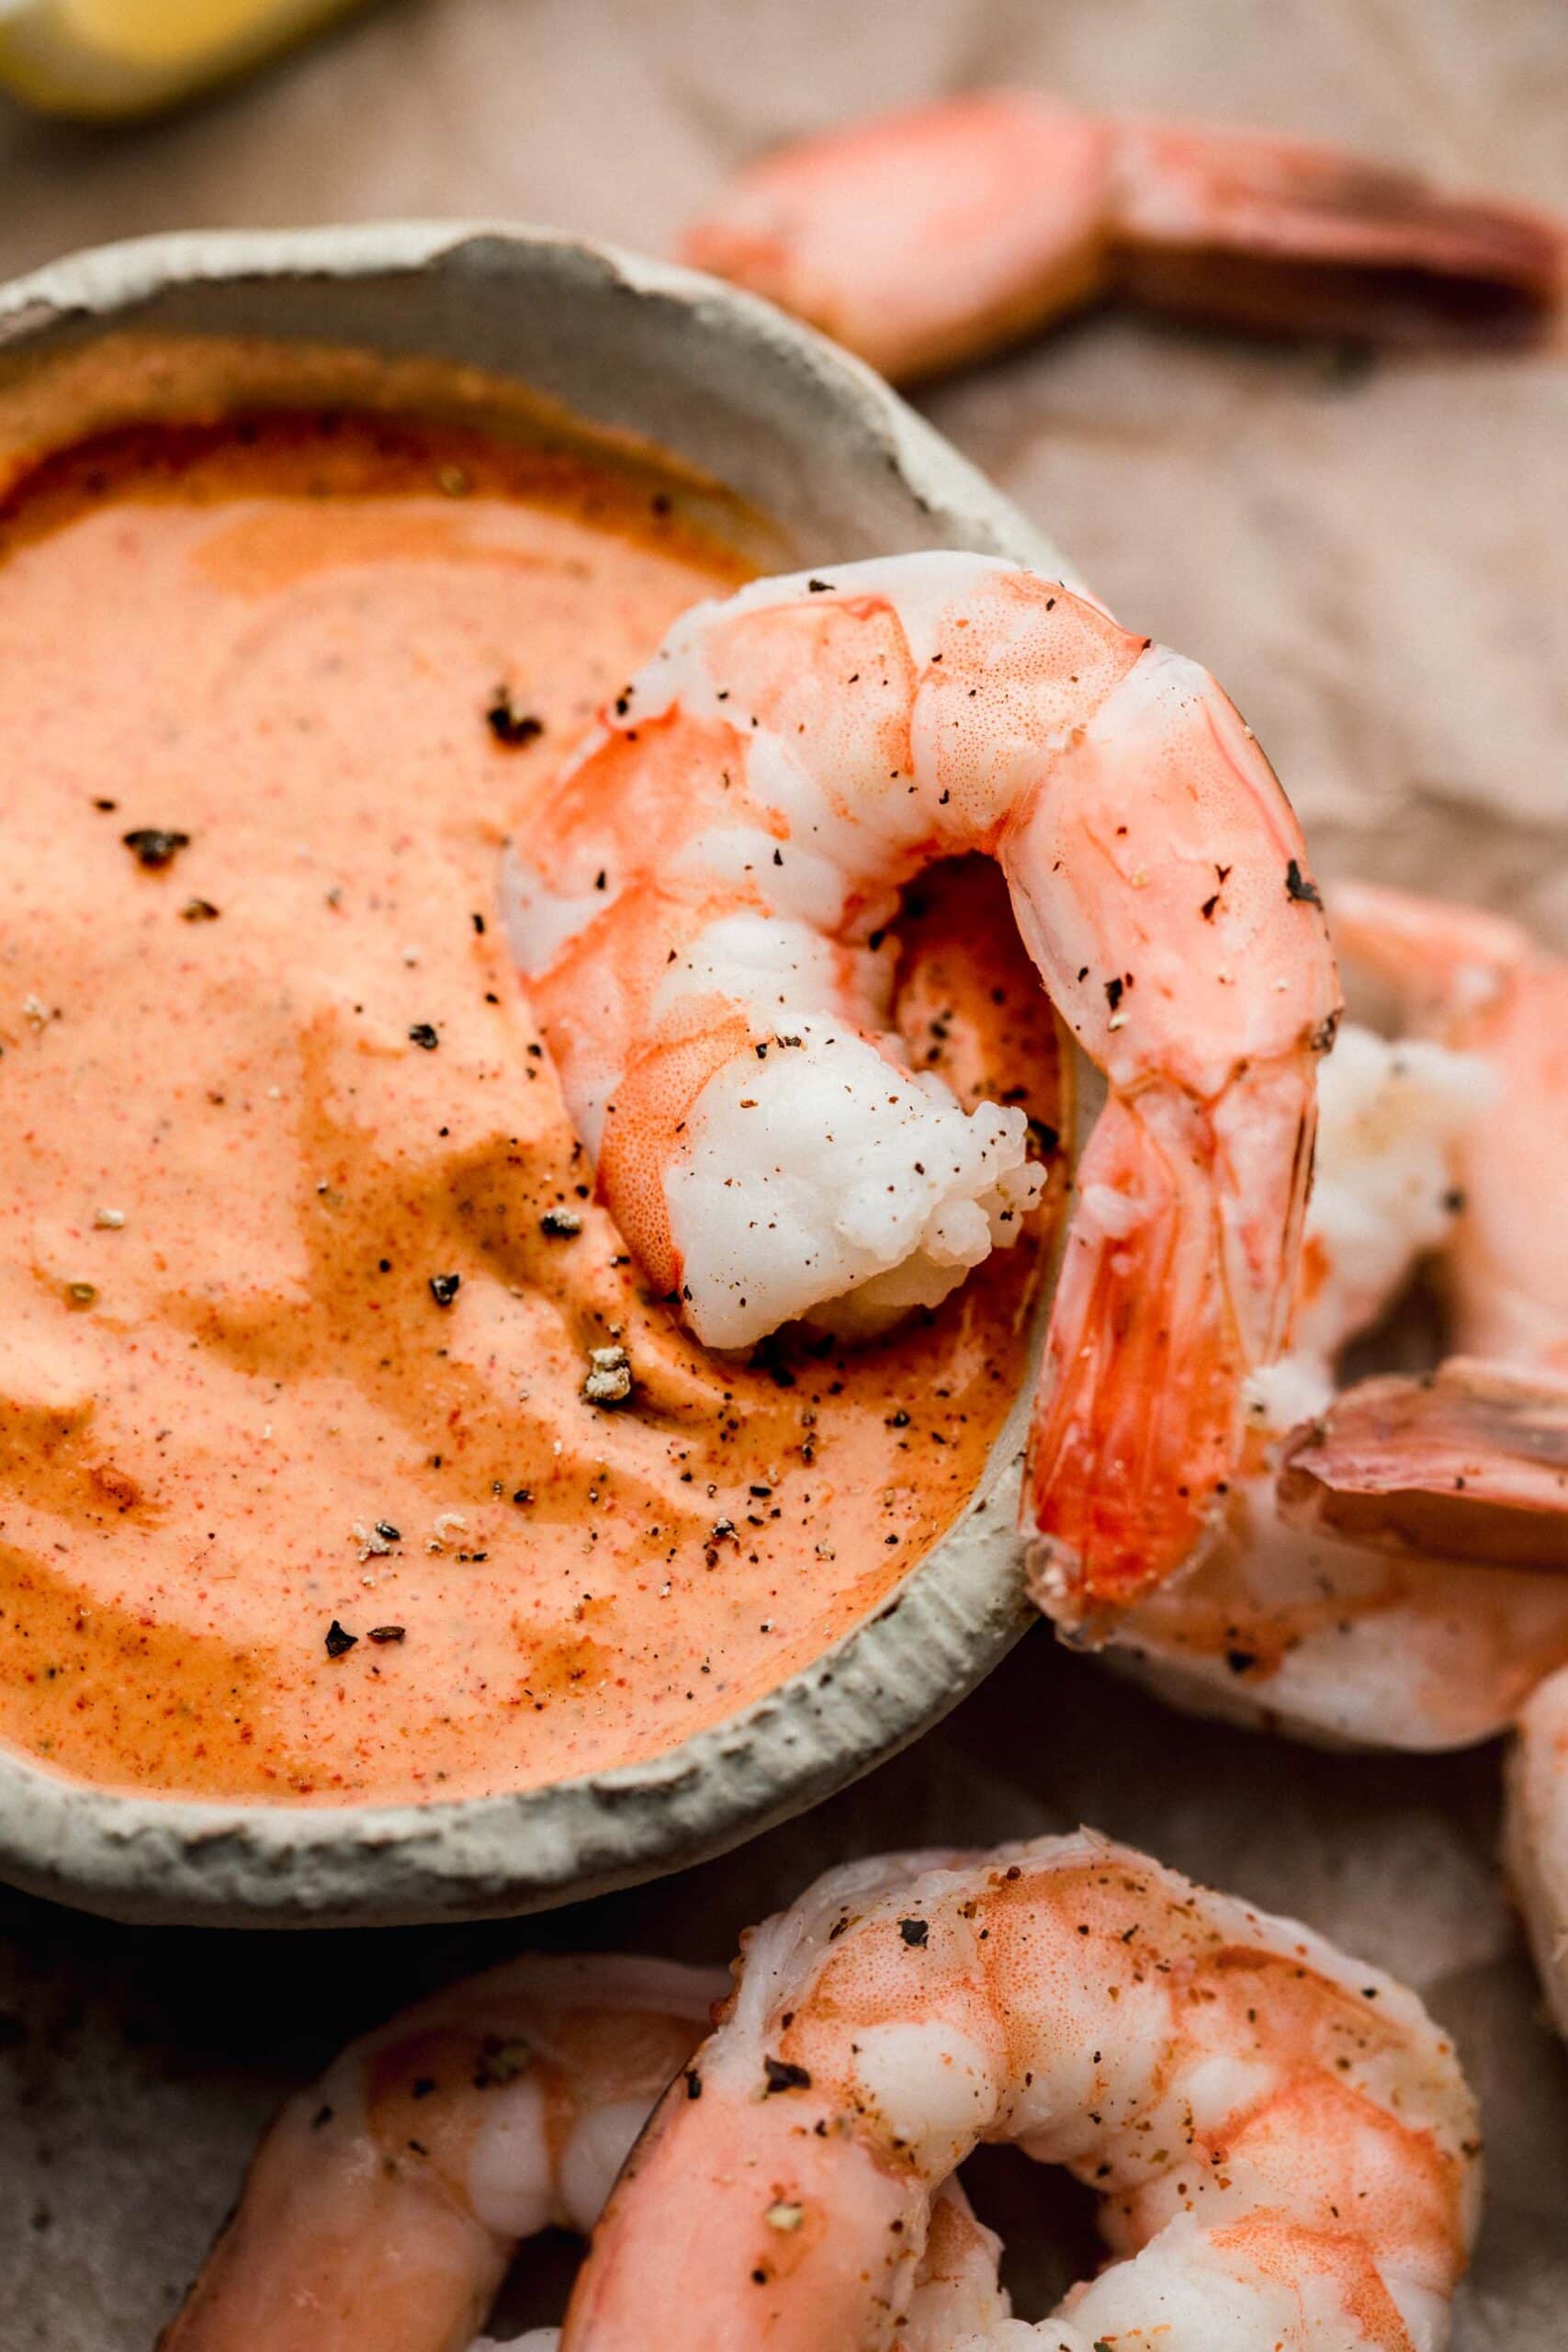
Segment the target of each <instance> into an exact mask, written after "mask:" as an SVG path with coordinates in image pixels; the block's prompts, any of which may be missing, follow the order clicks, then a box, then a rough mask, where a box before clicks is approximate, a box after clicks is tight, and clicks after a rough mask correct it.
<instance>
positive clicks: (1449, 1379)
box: [1279, 1356, 1568, 1572]
mask: <svg viewBox="0 0 1568 2352" xmlns="http://www.w3.org/2000/svg"><path fill="white" fill-rule="evenodd" d="M1279 1501H1280V1516H1281V1517H1282V1518H1283V1519H1285V1520H1286V1521H1289V1522H1292V1523H1293V1524H1295V1525H1297V1526H1304V1527H1314V1528H1321V1529H1324V1530H1325V1531H1327V1532H1331V1533H1333V1534H1336V1535H1339V1536H1343V1537H1346V1538H1347V1539H1348V1540H1349V1541H1351V1542H1353V1543H1357V1544H1366V1545H1368V1546H1370V1547H1371V1548H1372V1549H1374V1550H1378V1551H1384V1552H1393V1553H1400V1554H1408V1553H1416V1554H1423V1553H1436V1554H1439V1555H1444V1556H1446V1557H1450V1558H1454V1559H1464V1560H1474V1561H1485V1562H1491V1563H1495V1564H1497V1565H1500V1566H1515V1567H1537V1568H1556V1569H1558V1570H1559V1571H1565V1572H1568V1374H1562V1373H1555V1372H1552V1371H1551V1370H1549V1369H1546V1368H1539V1369H1536V1370H1533V1371H1529V1372H1520V1371H1514V1370H1511V1369H1509V1368H1507V1367H1505V1366H1503V1365H1500V1364H1492V1363H1481V1362H1479V1361H1477V1360H1476V1359H1474V1358H1472V1357H1467V1356H1451V1357H1450V1359H1449V1360H1448V1362H1447V1363H1444V1364H1443V1365H1442V1366H1441V1368H1440V1369H1439V1370H1438V1372H1437V1373H1435V1374H1433V1375H1432V1376H1431V1378H1430V1379H1427V1380H1410V1379H1401V1378H1388V1379H1381V1380H1364V1381H1362V1382H1360V1383H1359V1385H1358V1386H1356V1387H1354V1388H1348V1389H1346V1390H1345V1391H1343V1393H1342V1394H1341V1395H1340V1396H1338V1397H1336V1398H1335V1400H1334V1403H1333V1405H1332V1406H1331V1407H1330V1408H1329V1409H1328V1411H1327V1412H1326V1413H1325V1414H1323V1415H1322V1416H1321V1417H1320V1418H1319V1419H1316V1420H1313V1421H1309V1422H1307V1423H1306V1424H1305V1425H1304V1426H1303V1428H1302V1429H1300V1430H1296V1431H1295V1432H1294V1433H1293V1434H1292V1437H1291V1438H1290V1439H1289V1440H1288V1441H1287V1442H1286V1446H1285V1450H1284V1453H1283V1456H1282V1460H1281V1464H1280V1477H1279Z"/></svg>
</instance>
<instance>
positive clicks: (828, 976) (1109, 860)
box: [507, 553, 1338, 1620]
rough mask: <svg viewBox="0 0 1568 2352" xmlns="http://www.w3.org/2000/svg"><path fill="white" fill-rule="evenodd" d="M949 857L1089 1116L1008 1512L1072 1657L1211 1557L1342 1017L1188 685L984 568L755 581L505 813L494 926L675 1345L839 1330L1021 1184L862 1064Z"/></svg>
mask: <svg viewBox="0 0 1568 2352" xmlns="http://www.w3.org/2000/svg"><path fill="white" fill-rule="evenodd" d="M976 850H978V851H982V852H985V853H987V854H989V855H991V856H993V857H995V858H997V859H998V861H999V863H1000V865H1001V866H1002V869H1003V871H1004V873H1005V875H1006V876H1007V880H1008V884H1009V888H1010V893H1011V898H1012V905H1013V910H1014V913H1015V915H1016V917H1017V920H1018V923H1019V927H1020V930H1021V933H1022V936H1023V939H1024V942H1025V944H1026V945H1027V946H1028V948H1029V950H1030V953H1031V955H1032V957H1033V959H1034V962H1035V964H1036V966H1037V967H1038V969H1039V971H1040V974H1041V978H1042V980H1043V984H1044V986H1045V988H1046V989H1047V991H1048V993H1049V995H1050V997H1051V999H1052V1001H1053V1003H1054V1004H1055V1007H1056V1008H1057V1011H1058V1012H1059V1013H1060V1014H1061V1016H1062V1017H1063V1019H1064V1020H1065V1021H1066V1023H1067V1024H1068V1026H1069V1027H1070V1029H1071V1031H1072V1033H1073V1035H1074V1036H1075V1037H1076V1039H1077V1043H1078V1045H1079V1046H1081V1047H1082V1049H1083V1050H1084V1052H1085V1053H1086V1054H1087V1055H1088V1056H1089V1059H1090V1060H1091V1061H1092V1062H1093V1063H1094V1064H1096V1065H1097V1066H1098V1068H1099V1069H1100V1070H1102V1071H1103V1072H1104V1074H1105V1078H1106V1080H1107V1083H1108V1090H1109V1091H1108V1098H1107V1101H1106V1104H1105V1108H1104V1109H1103V1111H1102V1112H1101V1114H1100V1117H1099V1119H1098V1121H1097V1123H1096V1125H1095V1127H1094V1130H1093V1133H1092V1135H1091V1136H1090V1138H1089V1143H1088V1146H1087V1148H1086V1149H1085V1151H1084V1153H1083V1156H1082V1159H1081V1161H1080V1164H1079V1167H1078V1170H1077V1194H1076V1204H1075V1207H1074V1211H1073V1215H1072V1217H1071V1221H1070V1225H1069V1228H1068V1232H1067V1238H1066V1245H1065V1251H1064V1257H1063V1263H1062V1269H1061V1273H1060V1279H1059V1282H1058V1285H1057V1290H1056V1295H1055V1304H1054V1308H1053V1313H1052V1317H1051V1324H1050V1330H1049V1335H1048V1339H1047V1343H1046V1354H1047V1363H1046V1370H1045V1374H1044V1376H1043V1381H1042V1385H1041V1388H1040V1391H1039V1396H1038V1398H1037V1403H1036V1409H1035V1415H1034V1424H1033V1430H1032V1438H1031V1445H1030V1459H1029V1464H1028V1468H1027V1471H1026V1479H1025V1498H1024V1506H1023V1514H1024V1528H1025V1532H1026V1535H1027V1537H1028V1538H1029V1540H1030V1542H1031V1544H1032V1549H1033V1553H1034V1557H1035V1574H1036V1583H1037V1587H1038V1589H1039V1590H1040V1591H1041V1592H1042V1594H1043V1597H1044V1599H1045V1601H1046V1605H1047V1606H1048V1607H1050V1608H1051V1609H1052V1610H1053V1611H1054V1612H1055V1613H1056V1614H1058V1615H1060V1616H1062V1617H1063V1618H1065V1619H1068V1620H1071V1619H1075V1618H1080V1617H1082V1616H1083V1615H1085V1614H1086V1613H1088V1612H1090V1611H1103V1610H1106V1609H1109V1608H1114V1607H1116V1606H1119V1605H1121V1604H1122V1603H1124V1602H1125V1601H1126V1600H1130V1599H1131V1598H1133V1597H1134V1596H1135V1594H1136V1593H1137V1592H1139V1591H1141V1590H1143V1589H1147V1588H1149V1587H1151V1586H1153V1585H1155V1584H1156V1583H1157V1582H1159V1581H1160V1579H1161V1578H1162V1577H1165V1576H1166V1575H1168V1573H1169V1572H1170V1571H1171V1570H1172V1569H1174V1568H1175V1567H1176V1566H1179V1565H1180V1564H1181V1563H1183V1562H1185V1561H1186V1560H1187V1559H1188V1558H1189V1557H1190V1555H1191V1554H1192V1553H1193V1551H1194V1549H1195V1548H1197V1547H1199V1546H1201V1543H1202V1542H1203V1540H1204V1539H1205V1535H1206V1532H1207V1530H1208V1527H1209V1522H1210V1520H1211V1517H1212V1514H1213V1504H1214V1498H1215V1496H1216V1492H1217V1491H1218V1490H1221V1489H1223V1488H1224V1485H1225V1484H1226V1482H1227V1480H1228V1478H1229V1476H1230V1474H1231V1471H1232V1469H1233V1466H1234V1464H1235V1457H1236V1452H1237V1447H1238V1444H1239V1442H1240V1430H1241V1420H1242V1400H1243V1385H1244V1383H1245V1381H1246V1379H1247V1376H1248V1375H1249V1374H1251V1373H1253V1372H1254V1371H1256V1370H1257V1369H1258V1368H1259V1367H1261V1366H1263V1365H1265V1364H1267V1363H1269V1360H1270V1358H1271V1356H1272V1355H1273V1353H1274V1352H1275V1351H1276V1349H1277V1347H1278V1345H1279V1343H1280V1338H1281V1336H1282V1331H1283V1326H1284V1321H1285V1317H1286V1314H1287V1312H1288V1308H1289V1305H1290V1301H1291V1298H1292V1292H1293V1288H1294V1277H1295V1262H1296V1252H1297V1246H1298V1236H1299V1229H1300V1221H1301V1215H1302V1208H1303V1200H1304V1196H1305V1190H1306V1182H1307V1173H1308V1170H1309V1168H1310V1164H1311V1158H1312V1138H1313V1128H1314V1069H1315V1063H1316V1059H1317V1057H1318V1055H1319V1053H1320V1052H1321V1050H1322V1049H1323V1047H1324V1046H1325V1045H1326V1044H1327V1042H1328V1041H1329V1039H1330V1038H1331V1036H1332V1035H1333V1030H1334V1024H1335V1022H1336V1019H1337V1012H1338V992H1337V983H1336V979H1335V973H1334V966H1333V960H1332V957H1331V955H1330V952H1329V949H1328V944H1327V937H1326V933H1325V927H1324V922H1323V917H1322V910H1321V908H1320V906H1319V903H1318V899H1317V893H1316V891H1315V889H1314V887H1313V885H1312V883H1311V881H1310V879H1309V878H1308V876H1307V874H1306V870H1305V851H1304V848H1303V842H1302V840H1301V835H1300V832H1299V831H1298V829H1297V826H1296V824H1295V820H1294V819H1293V817H1292V813H1291V809H1290V807H1289V804H1288V803H1287V801H1286V799H1285V797H1284V795H1283V793H1282V792H1281V791H1280V786H1279V784H1278V782H1277V780H1276V778H1275V776H1274V775H1273V773H1272V771H1271V770H1270V769H1269V765H1268V763H1267V762H1266V761H1265V760H1264V758H1263V756H1262V754H1261V753H1260V752H1259V751H1258V747H1257V745H1256V743H1255V742H1254V741H1253V739H1252V736H1251V734H1250V732H1249V731H1248V729H1247V728H1246V727H1245V726H1244V725H1243V724H1242V721H1241V720H1240V718H1238V717H1237V715H1236V713H1235V710H1234V708H1233V707H1232V706H1231V705H1230V704H1229V703H1228V702H1227V701H1226V700H1225V698H1224V695H1223V694H1222V693H1221V692H1220V690H1219V688H1218V687H1217V686H1216V685H1215V684H1214V682H1213V679H1212V678H1210V677H1209V676H1208V675H1207V673H1205V672H1203V671H1201V670H1200V669H1198V668H1196V667H1195V666H1194V665H1193V664H1192V663H1191V662H1185V661H1183V660H1181V659H1180V658H1179V656H1177V655H1176V654H1173V653H1168V652H1166V651H1164V650H1162V649H1160V648H1157V647H1155V646H1152V645H1151V644H1150V643H1149V642H1148V640H1147V639H1144V638H1140V637H1134V636H1132V635H1130V634H1129V633H1128V632H1127V631H1126V630H1124V629H1122V628H1118V627H1117V625H1116V624H1115V623H1114V622H1113V621H1112V620H1111V619H1110V617H1109V616H1107V615H1106V614H1105V613H1104V612H1103V610H1102V609H1101V608H1100V606H1099V605H1095V604H1093V603H1091V602H1089V601H1088V600H1087V599H1085V598H1083V597H1081V596H1077V595H1073V594H1069V593H1068V592H1067V591H1066V589H1065V588H1063V587H1062V586H1061V585H1060V584H1059V583H1058V582H1051V581H1046V580H1043V579H1041V578H1040V577H1038V576H1037V575H1036V574H1034V573H1032V572H1030V571H1023V570H1021V569H1019V568H1018V567H1016V566H1014V565H1010V564H1007V563H1002V562H999V561H998V560H995V559H994V558H990V557H980V556H972V555H961V554H954V553H931V554H923V555H910V556H902V557H893V558H888V559H886V560H881V561H876V562H870V563H857V564H850V565H847V566H840V565H834V566H831V567H829V570H828V571H826V572H825V573H824V574H822V575H809V576H807V575H798V576H796V577H795V578H791V579H784V580H772V581H761V582H756V583H754V584H753V585H752V586H750V588H746V589H743V590H742V591H741V592H740V593H739V594H738V595H736V596H733V597H731V598H730V599H728V601H727V602H725V603H722V604H715V605H703V606H699V607H698V608H697V609H696V610H695V611H694V612H692V613H690V614H688V615H686V616H684V617H683V618H682V620H681V621H680V622H678V623H677V624H676V626H675V628H674V629H673V630H672V631H671V635H670V637H669V638H668V639H667V640H666V642H665V644H664V645H663V647H662V648H661V649H660V652H659V654H658V655H657V656H656V657H655V659H654V660H653V661H652V662H650V663H649V666H648V668H647V669H646V670H645V671H644V672H643V673H641V675H640V676H639V677H637V679H636V680H634V681H633V683H632V684H630V685H629V686H628V687H627V688H626V692H625V693H624V694H623V695H621V696H620V697H619V698H618V700H617V701H616V704H615V709H614V710H613V712H610V713H608V714H607V715H606V716H605V718H604V721H603V723H602V724H601V725H600V726H599V727H598V728H597V729H595V730H594V732H593V733H592V735H591V736H590V738H589V740H588V741H587V742H586V744H585V745H584V746H583V747H582V748H581V750H580V751H579V752H577V753H576V754H575V756H574V757H573V759H572V760H571V762H570V764H569V766H568V767H567V769H566V771H565V773H564V774H563V775H561V776H560V777H559V778H558V781H557V785H556V788H555V789H554V790H553V791H552V792H550V793H547V794H543V795H540V796H538V797H536V799H535V800H534V801H533V803H532V805H531V806H530V807H529V809H527V810H526V811H525V814H524V816H523V819H522V822H521V824H520V827H519V830H518V831H517V833H516V835H515V838H514V841H513V852H512V865H511V872H510V876H509V880H508V884H507V896H508V901H509V923H510V932H511V937H512V942H513V952H514V954H515V956H516V958H517V961H518V964H519V966H520V967H521V970H522V972H523V975H524V977H525V981H526V984H527V986H528V988H529V990H530V993H531V996H532V998H533V1002H534V1006H535V1010H536V1014H537V1016H538V1018H539V1020H540V1022H541V1023H542V1026H543V1029H544V1032H545V1035H546V1038H547V1043H548V1045H549V1046H550V1049H551V1052H552V1053H553V1055H554V1057H555V1061H556V1066H557V1069H558V1072H559V1075H560V1080H561V1083H562V1086H563V1088H564V1091H565V1094H566V1099H567V1103H568V1105H569V1108H570V1111H571V1113H572V1114H573V1116H574V1118H575V1121H576V1124H577V1126H578V1129H579V1132H580V1133H581V1136H583V1138H584V1139H585V1141H586V1142H587V1144H588V1145H589V1147H590V1148H591V1149H592V1152H593V1154H594V1157H595V1160H596V1163H597V1176H598V1182H599V1186H600V1189H601V1191H602V1193H604V1197H605V1199H606V1201H607V1202H608V1204H609V1206H610V1208H611V1210H612V1212H613V1214H614V1215H615V1217H616V1220H617V1222H618V1223H619V1225H620V1227H621V1229H622V1231H623V1233H624V1234H625V1235H626V1240H627V1242H628V1243H629V1245H630V1247H631V1248H632V1249H633V1250H635V1251H636V1253H637V1256H638V1258H639V1259H640V1260H641V1261H642V1263H643V1265H644V1267H645V1268H646V1270H647V1272H648V1273H649V1277H650V1279H651V1281H652V1282H653V1283H654V1284H655V1285H656V1286H657V1288H658V1289H659V1290H660V1291H661V1292H664V1293H667V1294H668V1295H670V1296H671V1298H672V1299H673V1300H675V1301H676V1302H678V1304H679V1306H680V1307H681V1310H682V1313H683V1314H684V1315H685V1317H686V1319H687V1320H688V1322H689V1323H690V1324H691V1326H692V1328H693V1329H694V1330H695V1332H696V1333H697V1336H698V1337H699V1338H700V1339H702V1340H705V1341H706V1342H707V1343H708V1344H710V1345H712V1346H716V1347H719V1348H737V1347H744V1346H747V1345H750V1343H751V1342H753V1341H755V1340H760V1339H761V1338H762V1337H763V1335H764V1334H766V1333H768V1332H770V1331H772V1330H773V1329H774V1328H775V1327H777V1326H778V1325H779V1324H781V1323H783V1322H784V1321H786V1320H788V1319H791V1318H794V1317H812V1318H815V1319H818V1320H819V1321H824V1322H827V1323H829V1324H831V1325H834V1326H836V1327H837V1328H840V1329H860V1330H867V1329H877V1328H879V1327H880V1326H881V1325H883V1324H885V1323H886V1322H887V1321H889V1320H891V1319H892V1318H893V1317H896V1316H897V1315H898V1314H900V1313H902V1312H904V1311H907V1310H908V1308H909V1307H910V1306H914V1305H917V1304H919V1305H931V1304H934V1303H935V1302H936V1301H938V1300H940V1299H941V1298H942V1297H943V1296H944V1295H946V1294H947V1293H948V1292H949V1291H950V1290H951V1289H953V1286H954V1285H955V1284H956V1283H959V1282H961V1281H962V1280H963V1278H964V1273H965V1272H967V1270H968V1269H969V1268H970V1267H971V1266H973V1265H975V1264H976V1263H977V1262H978V1261H980V1260H982V1259H983V1258H984V1257H985V1256H986V1255H987V1252H988V1251H989V1250H991V1249H992V1248H993V1247H995V1246H998V1245H1000V1246H1005V1245H1006V1244H1007V1243H1008V1242H1009V1241H1010V1239H1011V1238H1013V1237H1014V1236H1015V1235H1016V1233H1017V1232H1018V1230H1019V1219H1020V1218H1021V1216H1023V1215H1024V1214H1025V1213H1026V1211H1027V1210H1028V1208H1029V1207H1030V1205H1031V1204H1032V1202H1033V1200H1034V1199H1035V1197H1036V1195H1037V1192H1038V1189H1039V1185H1040V1182H1041V1171H1040V1170H1037V1169H1032V1167H1031V1166H1030V1165H1029V1162H1028V1153H1027V1129H1026V1123H1025V1120H1024V1117H1023V1114H1021V1112H1020V1111H1018V1110H1016V1109H1008V1108H1001V1107H998V1106H997V1105H994V1104H984V1105H982V1106H981V1107H980V1109H979V1110H978V1111H976V1113H975V1114H973V1115H965V1114H964V1113H963V1112H962V1111H961V1110H960V1109H959V1107H958V1105H957V1103H955V1101H954V1099H953V1096H952V1095H951V1093H950V1092H949V1091H948V1089H947V1088H946V1087H945V1086H944V1085H943V1084H942V1081H941V1080H939V1079H937V1078H936V1077H935V1076H934V1075H933V1074H931V1073H929V1072H927V1073H921V1074H920V1075H918V1076H911V1075H910V1074H909V1073H908V1069H906V1068H905V1067H904V1066H903V1063H902V1047H901V1046H900V1044H899V1042H898V1041H897V1039H896V1038H895V1037H894V1036H892V1035H890V1034H889V1031H888V1012H887V1003H888V994H889V988H890V977H891V949H890V947H889V945H888V944H887V941H886V932H887V926H888V925H889V924H890V923H891V922H892V921H893V920H894V918H895V916H896V914H897V898H898V893H899V891H900V889H901V888H903V887H904V886H905V885H906V884H907V883H908V882H909V881H911V880H912V879H913V878H914V876H916V875H917V874H918V873H919V871H920V870H921V868H922V867H924V866H925V865H928V864H929V863H931V861H932V860H933V859H936V858H941V857H945V856H950V855H955V854H959V853H962V852H968V851H976Z"/></svg>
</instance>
